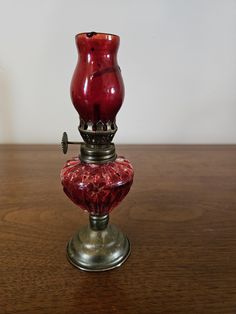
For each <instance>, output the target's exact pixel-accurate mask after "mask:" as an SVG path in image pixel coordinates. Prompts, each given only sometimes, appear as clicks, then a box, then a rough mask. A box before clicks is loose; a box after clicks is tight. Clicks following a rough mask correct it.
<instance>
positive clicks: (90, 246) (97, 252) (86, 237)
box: [67, 215, 130, 271]
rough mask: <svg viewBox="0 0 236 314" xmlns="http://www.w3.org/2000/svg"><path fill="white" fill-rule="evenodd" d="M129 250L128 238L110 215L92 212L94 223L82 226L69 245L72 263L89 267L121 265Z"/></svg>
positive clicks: (87, 269) (108, 267)
mask: <svg viewBox="0 0 236 314" xmlns="http://www.w3.org/2000/svg"><path fill="white" fill-rule="evenodd" d="M129 254H130V243H129V240H128V238H127V237H126V236H125V235H124V234H123V233H122V232H121V231H120V230H119V229H118V228H117V227H116V226H114V225H112V224H108V215H106V216H103V217H96V216H90V226H85V227H83V228H82V229H81V230H79V232H78V233H76V234H75V235H74V237H72V239H71V240H70V241H69V243H68V246H67V257H68V260H69V261H70V263H71V264H73V265H74V266H75V267H77V268H79V269H81V270H85V271H105V270H109V269H113V268H115V267H119V266H120V265H121V264H123V263H124V262H125V260H126V259H127V258H128V256H129Z"/></svg>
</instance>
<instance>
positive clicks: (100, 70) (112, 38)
mask: <svg viewBox="0 0 236 314" xmlns="http://www.w3.org/2000/svg"><path fill="white" fill-rule="evenodd" d="M119 42H120V39H119V36H117V35H112V34H104V33H94V32H92V33H81V34H78V35H77V36H76V45H77V49H78V54H79V58H78V63H77V66H76V69H75V72H74V75H73V78H72V82H71V98H72V102H73V104H74V107H75V109H76V110H77V111H78V113H79V115H80V118H81V119H83V120H84V121H85V122H89V121H91V122H93V123H97V122H99V121H102V122H105V123H106V122H108V121H112V122H113V121H115V116H116V114H117V112H118V111H119V109H120V107H121V105H122V102H123V99H124V84H123V80H122V76H121V72H120V68H119V66H118V64H117V50H118V48H119Z"/></svg>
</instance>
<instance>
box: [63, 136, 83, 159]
mask: <svg viewBox="0 0 236 314" xmlns="http://www.w3.org/2000/svg"><path fill="white" fill-rule="evenodd" d="M69 144H78V145H80V144H82V142H70V141H68V135H67V133H66V132H63V135H62V139H61V147H62V151H63V153H64V154H66V153H67V151H68V145H69Z"/></svg>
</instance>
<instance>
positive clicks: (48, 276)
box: [0, 145, 236, 314]
mask: <svg viewBox="0 0 236 314" xmlns="http://www.w3.org/2000/svg"><path fill="white" fill-rule="evenodd" d="M118 152H119V153H120V154H121V155H125V156H126V157H127V158H129V159H130V160H131V161H132V163H133V165H134V168H135V181H134V184H133V187H132V189H131V191H130V193H129V194H128V196H127V197H126V199H125V200H124V201H123V202H122V203H121V205H120V206H119V207H118V208H116V209H115V210H114V211H113V212H112V214H111V221H112V222H113V223H115V224H117V225H119V227H120V228H121V229H122V230H123V231H124V232H125V233H126V234H127V235H128V237H129V239H130V241H131V245H132V253H131V256H130V257H129V259H128V260H127V261H126V263H124V264H123V265H122V266H121V267H120V268H118V269H115V270H111V271H108V272H104V273H87V272H83V271H80V270H78V269H76V268H74V267H73V266H72V265H70V264H69V263H68V261H67V259H66V254H65V250H66V244H67V241H68V240H69V238H70V237H71V236H72V235H73V233H75V232H76V230H77V229H78V228H79V227H81V226H82V225H84V224H86V223H87V222H88V215H87V214H86V213H84V212H82V210H81V209H79V208H77V207H76V206H75V205H73V204H72V202H71V201H70V200H69V199H68V198H67V197H66V196H65V195H64V193H63V191H62V188H61V184H60V181H59V172H60V169H61V168H62V166H63V164H64V162H65V161H66V159H69V158H70V157H71V156H74V155H76V150H74V151H72V150H70V151H69V153H68V155H67V156H64V155H63V154H62V153H61V151H60V148H59V146H46V145H45V146H42V145H41V146H33V145H31V146H10V145H1V146H0V184H1V187H0V313H1V314H8V313H9V314H10V313H12V314H13V313H14V314H16V313H22V314H23V313H24V314H41V313H48V314H49V313H50V314H54V313H55V314H57V313H58V314H67V313H70V314H74V313H75V314H78V313H84V314H90V313H103V314H106V313H109V314H112V313H114V314H118V313H119V314H126V313H127V314H133V313H134V314H139V313H140V314H145V313H148V314H149V313H150V314H155V313H168V314H170V313H175V314H176V313H180V314H183V313H194V314H198V313H199V314H202V313H206V314H209V313H214V314H215V313H220V314H226V313H230V314H231V313H232V314H235V313H236V146H162V145H160V146H158V145H156V146H151V145H147V146H144V145H139V146H138V145H134V146H118Z"/></svg>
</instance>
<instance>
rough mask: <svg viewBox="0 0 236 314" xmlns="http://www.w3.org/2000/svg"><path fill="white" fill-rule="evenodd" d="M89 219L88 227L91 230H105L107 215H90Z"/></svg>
mask: <svg viewBox="0 0 236 314" xmlns="http://www.w3.org/2000/svg"><path fill="white" fill-rule="evenodd" d="M89 221H90V228H91V229H92V230H94V231H98V230H105V229H106V227H107V225H108V221H109V215H104V216H95V215H90V216H89Z"/></svg>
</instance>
